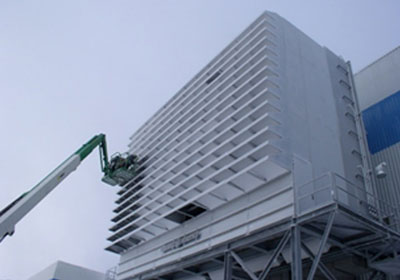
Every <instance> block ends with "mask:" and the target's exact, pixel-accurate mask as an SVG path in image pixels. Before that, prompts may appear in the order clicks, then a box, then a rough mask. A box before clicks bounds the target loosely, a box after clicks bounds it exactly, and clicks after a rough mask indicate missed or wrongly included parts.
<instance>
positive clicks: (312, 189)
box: [295, 172, 400, 231]
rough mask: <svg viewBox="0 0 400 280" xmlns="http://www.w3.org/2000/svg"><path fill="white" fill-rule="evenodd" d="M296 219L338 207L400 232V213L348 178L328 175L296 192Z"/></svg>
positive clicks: (297, 189) (306, 184) (397, 209)
mask: <svg viewBox="0 0 400 280" xmlns="http://www.w3.org/2000/svg"><path fill="white" fill-rule="evenodd" d="M295 192H296V193H295V197H296V216H298V217H299V216H302V215H305V214H307V213H310V212H312V211H315V210H317V209H320V208H323V207H325V206H328V205H331V204H334V203H337V204H340V205H341V206H344V207H346V208H348V209H350V210H351V211H353V212H355V213H357V214H359V215H361V216H363V217H365V218H368V219H373V220H375V221H378V222H380V223H382V224H385V225H386V226H389V227H390V228H391V229H393V230H396V231H400V210H399V208H398V207H395V206H393V205H391V204H390V203H388V202H387V201H384V200H382V199H380V198H379V197H377V196H376V195H374V194H373V193H371V192H368V191H367V190H366V189H365V188H363V187H362V186H357V185H355V184H354V183H352V182H350V181H349V180H347V179H346V178H344V177H342V176H340V175H338V174H336V173H332V172H330V173H327V174H324V175H322V176H321V177H318V178H316V179H314V180H312V181H310V182H308V183H305V184H303V185H301V186H299V187H297V188H296V189H295Z"/></svg>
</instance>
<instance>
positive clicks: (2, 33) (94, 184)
mask: <svg viewBox="0 0 400 280" xmlns="http://www.w3.org/2000/svg"><path fill="white" fill-rule="evenodd" d="M264 10H271V11H274V12H277V13H278V14H280V15H281V16H283V17H284V18H286V19H287V20H289V21H290V22H291V23H293V24H294V25H296V26H297V27H298V28H299V29H301V30H302V31H304V32H305V33H306V34H307V35H309V36H310V37H311V38H313V39H314V40H316V41H317V42H318V43H319V44H321V45H324V46H327V47H328V48H329V49H331V50H332V51H333V52H335V53H336V54H338V55H341V56H343V57H344V58H345V59H346V60H351V61H352V64H353V69H354V70H355V71H357V70H359V69H361V68H362V67H364V66H366V65H367V64H369V63H371V62H372V61H373V60H375V59H377V58H379V57H380V56H382V55H383V54H385V53H387V52H388V51H390V50H392V49H394V48H395V47H396V46H398V45H400V35H399V30H400V16H399V15H400V1H397V0H392V1H390V0H381V1H378V0H376V1H372V0H357V1H356V0H353V1H349V0H335V1H334V0H329V1H328V0H319V1H317V0H313V1H311V0H309V1H282V0H275V1H273V0H264V1H262V0H259V1H256V0H247V1H245V0H243V1H238V0H237V1H233V0H226V1H222V0H197V1H195V0H180V1H178V0H158V1H149V0H142V1H138V0H137V1H133V0H129V1H128V0H126V1H114V0H113V1H111V0H108V1H105V0H103V1H99V0H97V1H95V0H93V1H88V0H65V1H54V0H43V1H39V0H38V1H28V0H26V1H24V0H20V1H16V0H0V94H1V95H0V97H1V100H0V128H1V132H2V133H1V137H0V144H1V145H0V152H1V157H2V160H0V172H1V173H0V174H1V176H0V190H1V193H0V209H1V208H3V207H4V206H6V205H7V204H8V203H10V202H11V201H12V200H14V199H15V198H16V197H18V196H19V195H20V194H21V193H23V192H24V191H26V190H27V189H29V188H30V187H31V186H33V185H35V184H36V183H37V182H38V181H39V180H40V179H42V178H43V177H44V176H46V175H47V174H48V173H49V172H50V171H51V170H52V169H53V168H54V167H56V166H57V165H58V164H59V163H60V162H61V161H63V160H64V159H65V158H66V157H68V156H69V155H70V154H71V153H73V152H74V151H75V150H76V149H78V148H79V147H80V146H81V145H82V144H83V143H84V142H86V141H87V140H88V139H90V138H91V137H92V136H93V135H95V134H97V133H100V132H103V133H106V134H107V137H108V147H109V150H110V152H111V153H112V152H116V151H120V152H124V151H126V150H127V144H128V143H129V136H130V135H131V134H132V133H133V132H134V131H135V130H136V129H138V128H139V127H140V125H141V124H143V123H144V122H145V121H146V120H147V119H149V118H150V117H151V115H152V114H153V113H155V111H156V110H157V109H158V108H159V107H161V106H162V105H163V104H164V103H165V102H166V101H167V100H168V99H169V98H171V97H172V96H173V94H174V93H176V92H177V91H178V90H179V89H180V88H181V87H182V86H183V85H184V84H185V83H186V82H187V81H189V79H190V78H192V77H193V76H194V75H195V74H196V73H197V72H198V71H199V70H200V69H201V68H202V67H203V66H205V65H206V64H207V63H208V62H209V61H210V60H211V59H212V58H213V57H214V56H215V55H216V54H218V52H219V51H220V50H222V49H223V48H224V47H225V46H226V45H227V44H228V43H230V41H231V40H232V39H234V37H235V36H236V35H238V34H239V33H240V32H241V31H242V30H243V29H244V28H245V27H247V26H248V25H249V24H250V23H251V22H252V21H253V20H254V19H255V18H256V17H258V16H259V15H260V14H261V13H262V12H263V11H264ZM101 176H102V174H101V172H100V165H99V156H98V153H97V152H95V153H93V154H92V155H91V156H90V157H88V158H87V160H85V162H84V163H83V164H82V165H81V167H80V168H79V169H78V170H77V171H76V172H75V173H73V174H72V175H71V176H70V177H69V178H68V179H66V180H65V181H64V182H63V183H62V184H61V185H60V186H59V188H57V189H56V190H54V191H53V193H51V195H49V196H48V197H47V198H46V199H45V200H44V201H43V202H42V203H41V204H40V205H39V206H38V207H36V208H35V209H34V210H33V211H32V212H31V213H30V214H28V215H27V216H26V217H25V219H24V220H23V221H21V222H20V223H19V224H18V225H17V227H16V232H15V234H14V236H13V237H11V238H6V239H5V240H4V241H3V242H2V243H1V244H0V279H1V280H3V279H12V280H25V279H27V278H28V277H29V276H31V275H33V274H35V273H37V272H39V271H40V270H42V269H44V268H45V267H46V266H48V265H50V264H52V263H54V262H55V261H57V260H63V261H66V262H70V263H74V264H78V265H81V266H84V267H88V268H91V269H95V270H98V271H102V272H104V271H105V270H106V269H108V268H110V267H112V266H114V265H116V264H117V263H118V256H117V255H115V254H112V253H109V252H106V251H104V247H106V246H107V244H108V242H107V241H106V237H108V236H109V235H110V234H109V232H108V228H109V227H110V226H111V225H112V223H111V222H110V219H111V218H112V217H113V214H112V209H113V208H114V200H115V199H116V198H117V196H116V191H117V188H112V187H109V186H107V185H105V184H103V183H101V182H100V179H101Z"/></svg>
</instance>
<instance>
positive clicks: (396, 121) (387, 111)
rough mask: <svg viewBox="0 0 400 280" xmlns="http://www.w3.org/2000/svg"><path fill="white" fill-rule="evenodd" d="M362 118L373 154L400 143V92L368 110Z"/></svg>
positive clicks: (363, 113)
mask: <svg viewBox="0 0 400 280" xmlns="http://www.w3.org/2000/svg"><path fill="white" fill-rule="evenodd" d="M362 116H363V120H364V125H365V130H366V131H367V140H368V146H369V150H370V152H371V153H372V154H375V153H377V152H379V151H381V150H383V149H385V148H387V147H389V146H391V145H393V144H396V143H397V142H399V141H400V91H398V92H396V93H394V94H392V95H391V96H389V97H387V98H385V99H383V100H382V101H380V102H378V103H376V104H375V105H372V106H371V107H369V108H367V109H366V110H364V111H363V112H362Z"/></svg>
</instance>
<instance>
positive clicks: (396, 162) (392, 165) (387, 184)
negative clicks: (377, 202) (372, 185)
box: [371, 142, 400, 212]
mask: <svg viewBox="0 0 400 280" xmlns="http://www.w3.org/2000/svg"><path fill="white" fill-rule="evenodd" d="M371 158H372V164H373V166H376V165H378V164H379V163H381V162H386V163H387V176H386V177H385V178H382V179H377V178H376V179H375V181H376V189H377V192H378V196H379V198H380V199H381V200H383V201H384V202H387V203H389V204H391V205H396V206H398V205H399V201H400V188H399V186H400V172H399V171H400V142H398V143H397V144H395V145H392V146H391V147H389V148H387V149H384V150H382V151H380V152H378V153H376V154H374V155H372V157H371ZM382 208H383V209H384V210H388V209H387V207H386V206H385V205H383V207H382ZM386 212H393V211H391V210H389V211H386Z"/></svg>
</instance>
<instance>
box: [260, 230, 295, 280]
mask: <svg viewBox="0 0 400 280" xmlns="http://www.w3.org/2000/svg"><path fill="white" fill-rule="evenodd" d="M289 239H290V231H287V232H286V233H285V235H284V236H283V237H282V238H281V240H280V241H279V243H278V246H276V248H275V251H274V253H273V254H272V256H271V257H270V258H269V260H268V262H267V264H266V266H265V268H264V269H263V271H262V272H261V274H260V276H259V280H265V279H266V278H267V275H268V273H269V272H270V270H271V268H272V264H273V263H274V261H275V260H276V258H277V257H278V256H279V254H280V253H281V252H282V250H283V248H284V247H285V245H286V244H287V242H288V241H289Z"/></svg>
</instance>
